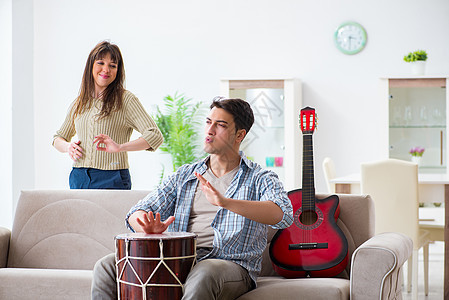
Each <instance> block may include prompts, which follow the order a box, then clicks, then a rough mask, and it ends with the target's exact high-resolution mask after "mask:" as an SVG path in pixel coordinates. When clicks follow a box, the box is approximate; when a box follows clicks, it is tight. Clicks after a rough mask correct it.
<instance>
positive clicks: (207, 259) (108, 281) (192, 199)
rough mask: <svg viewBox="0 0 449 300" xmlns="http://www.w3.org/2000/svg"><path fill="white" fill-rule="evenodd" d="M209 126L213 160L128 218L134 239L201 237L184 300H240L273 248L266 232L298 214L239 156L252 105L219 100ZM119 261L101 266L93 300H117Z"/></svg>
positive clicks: (167, 184)
mask: <svg viewBox="0 0 449 300" xmlns="http://www.w3.org/2000/svg"><path fill="white" fill-rule="evenodd" d="M210 108H211V110H210V112H209V115H208V117H207V118H206V128H205V134H206V137H205V139H204V151H205V152H207V153H209V156H208V157H206V158H205V159H203V160H200V161H198V162H196V163H193V164H187V165H184V166H181V167H180V168H179V169H178V170H177V171H176V172H175V173H174V174H173V175H171V176H169V177H168V178H167V179H166V180H164V182H163V183H162V184H161V185H160V186H159V187H158V188H157V189H156V190H155V191H154V192H152V193H150V194H149V195H148V196H146V197H145V198H144V199H142V200H140V201H139V202H138V203H137V204H136V205H135V206H134V207H133V208H131V210H130V211H129V213H128V215H127V217H126V222H127V225H128V227H129V228H130V229H131V230H132V231H135V232H145V233H162V232H164V231H165V230H168V231H175V232H177V231H189V232H195V233H198V240H197V252H198V256H197V260H198V263H197V264H196V265H195V267H194V268H193V269H192V271H191V272H190V273H189V275H188V277H187V280H186V282H185V284H184V296H183V299H201V300H203V299H206V300H207V299H235V298H237V297H239V296H240V295H242V294H244V293H246V292H248V291H250V290H251V289H253V288H254V287H255V282H256V278H257V275H258V273H259V272H260V269H261V261H262V252H263V250H264V249H265V247H266V243H267V231H266V230H267V229H266V224H268V225H271V226H272V227H273V228H276V229H281V228H287V227H289V226H290V225H291V224H292V222H293V215H292V206H291V203H290V200H289V199H288V197H287V194H286V192H285V191H284V189H283V186H282V184H281V182H280V181H279V179H278V177H277V175H276V174H275V173H273V172H271V171H267V170H263V169H262V168H261V167H260V166H259V165H257V164H256V163H254V162H252V161H250V160H248V159H247V158H246V156H245V155H244V154H243V152H240V151H239V149H240V144H241V142H242V141H243V139H244V138H245V136H246V135H247V134H248V132H249V130H250V128H251V126H252V125H253V123H254V115H253V111H252V109H251V107H250V105H249V104H248V103H247V102H246V101H244V100H241V99H224V98H221V97H216V98H214V99H213V102H212V104H211V106H210ZM114 258H115V256H114V254H111V255H109V256H106V257H105V258H103V259H101V260H100V261H99V262H97V264H96V266H95V268H94V279H93V284H92V299H94V300H95V299H111V298H116V295H117V285H116V282H115V276H116V275H115V265H114V263H115V260H114Z"/></svg>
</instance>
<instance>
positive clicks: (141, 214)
mask: <svg viewBox="0 0 449 300" xmlns="http://www.w3.org/2000/svg"><path fill="white" fill-rule="evenodd" d="M174 220H175V217H174V216H171V217H169V218H168V219H167V220H165V221H164V222H161V214H160V213H156V217H154V214H153V212H152V211H150V212H148V213H147V212H145V211H143V210H138V211H136V212H134V213H133V214H132V215H131V216H130V217H129V220H128V221H129V223H130V225H131V226H132V227H133V228H134V230H135V231H136V232H145V233H162V232H164V231H165V230H167V227H168V226H169V225H170V224H171V223H173V221H174Z"/></svg>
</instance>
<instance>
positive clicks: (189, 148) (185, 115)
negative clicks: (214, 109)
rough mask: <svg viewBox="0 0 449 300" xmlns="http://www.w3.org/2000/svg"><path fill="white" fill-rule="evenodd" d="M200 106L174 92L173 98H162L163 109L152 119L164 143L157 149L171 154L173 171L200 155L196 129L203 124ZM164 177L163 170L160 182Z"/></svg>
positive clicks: (168, 96) (158, 108) (158, 110)
mask: <svg viewBox="0 0 449 300" xmlns="http://www.w3.org/2000/svg"><path fill="white" fill-rule="evenodd" d="M201 105H202V103H201V102H199V103H196V104H193V103H192V99H191V98H187V97H185V96H184V94H178V92H176V93H175V94H174V96H170V95H167V96H166V97H165V98H164V105H163V107H162V108H160V107H159V106H158V107H157V113H156V115H155V116H154V120H155V122H156V124H157V125H158V127H159V129H160V130H161V132H162V135H163V136H164V143H163V144H162V145H161V146H160V147H159V149H161V151H162V152H165V153H168V154H170V155H171V158H172V164H173V171H176V169H177V168H179V167H180V166H182V165H183V164H187V163H192V162H194V161H196V160H197V159H198V158H200V157H201V156H202V155H203V154H202V152H201V149H200V148H199V143H198V140H197V139H198V132H199V130H198V128H197V127H198V126H199V125H200V124H202V121H203V119H202V118H201V117H200V114H201V111H202V109H201ZM163 175H164V170H162V174H161V179H162V177H163Z"/></svg>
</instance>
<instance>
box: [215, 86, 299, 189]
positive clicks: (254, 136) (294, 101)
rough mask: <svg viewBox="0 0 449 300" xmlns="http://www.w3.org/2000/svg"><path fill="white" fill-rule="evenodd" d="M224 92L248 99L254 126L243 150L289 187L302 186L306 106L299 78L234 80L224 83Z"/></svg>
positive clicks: (222, 91)
mask: <svg viewBox="0 0 449 300" xmlns="http://www.w3.org/2000/svg"><path fill="white" fill-rule="evenodd" d="M220 92H221V95H223V96H225V97H229V98H241V99H244V100H246V101H248V102H249V103H250V104H251V107H252V109H253V112H254V118H255V121H254V125H253V127H252V128H251V130H250V132H249V134H248V135H247V137H246V138H245V140H244V141H243V143H242V146H241V150H243V151H244V152H245V154H246V155H247V156H248V157H249V158H250V159H252V160H253V161H255V162H257V163H258V164H260V165H261V166H262V167H265V168H268V169H271V170H273V171H274V172H276V173H277V174H278V175H279V177H280V179H281V180H282V182H283V183H284V187H285V189H286V190H292V189H297V188H300V187H301V178H302V164H301V161H302V134H301V131H300V129H299V113H300V110H301V108H302V99H301V94H302V90H301V81H300V80H299V79H268V80H266V79H263V80H232V79H224V80H221V82H220Z"/></svg>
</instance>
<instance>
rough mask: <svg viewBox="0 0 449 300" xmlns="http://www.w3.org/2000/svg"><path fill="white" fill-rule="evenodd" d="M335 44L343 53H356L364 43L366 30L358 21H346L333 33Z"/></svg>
mask: <svg viewBox="0 0 449 300" xmlns="http://www.w3.org/2000/svg"><path fill="white" fill-rule="evenodd" d="M334 40H335V45H336V46H337V48H338V49H339V50H340V51H341V52H343V53H345V54H356V53H359V52H360V51H362V49H363V48H364V47H365V45H366V31H365V29H364V28H363V27H362V26H361V25H360V24H358V23H355V22H346V23H343V24H341V25H340V26H339V27H338V28H337V30H336V31H335V35H334Z"/></svg>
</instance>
